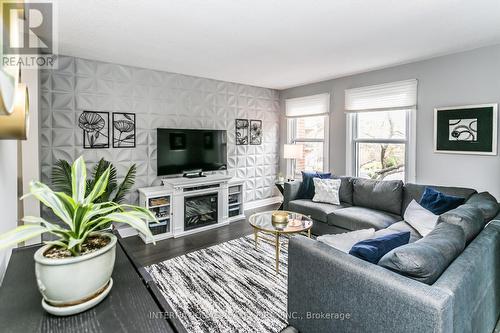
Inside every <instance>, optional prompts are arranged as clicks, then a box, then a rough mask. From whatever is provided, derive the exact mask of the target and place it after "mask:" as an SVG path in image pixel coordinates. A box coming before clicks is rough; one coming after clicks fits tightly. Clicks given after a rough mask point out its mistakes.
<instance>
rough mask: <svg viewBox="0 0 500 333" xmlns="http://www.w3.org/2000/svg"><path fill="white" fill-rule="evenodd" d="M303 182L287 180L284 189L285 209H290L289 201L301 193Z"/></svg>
mask: <svg viewBox="0 0 500 333" xmlns="http://www.w3.org/2000/svg"><path fill="white" fill-rule="evenodd" d="M301 183H302V182H301V181H300V180H294V181H288V182H285V188H284V191H283V209H284V210H288V203H289V202H290V201H292V200H295V199H296V198H297V194H298V193H299V188H300V184H301Z"/></svg>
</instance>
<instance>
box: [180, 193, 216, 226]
mask: <svg viewBox="0 0 500 333" xmlns="http://www.w3.org/2000/svg"><path fill="white" fill-rule="evenodd" d="M217 219H218V193H217V192H216V193H210V194H203V195H197V196H190V197H185V198H184V231H187V230H192V229H196V228H200V227H204V226H207V225H211V224H216V223H217V222H218V220H217Z"/></svg>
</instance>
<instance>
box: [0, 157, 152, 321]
mask: <svg viewBox="0 0 500 333" xmlns="http://www.w3.org/2000/svg"><path fill="white" fill-rule="evenodd" d="M86 173H87V171H86V166H85V162H84V160H83V158H82V157H80V158H78V159H77V160H76V161H75V162H74V163H73V165H72V167H71V189H72V195H71V196H70V195H68V194H66V193H64V192H54V191H52V190H51V189H50V188H49V187H48V186H47V185H45V184H43V183H41V182H38V181H32V182H31V183H30V193H29V194H27V195H25V196H24V197H26V196H34V197H35V198H37V199H38V200H39V201H40V202H42V203H43V204H44V205H45V206H47V207H48V208H50V209H51V210H52V211H53V212H54V214H55V215H56V216H57V217H58V218H59V219H60V220H61V224H62V225H59V224H56V223H50V222H48V221H46V220H45V219H43V218H41V217H30V216H28V217H24V218H23V219H22V220H23V221H24V222H25V223H26V224H25V225H23V226H20V227H17V228H16V229H14V230H12V231H9V232H7V233H5V234H3V235H0V248H5V247H9V246H12V245H16V244H18V243H21V242H23V241H25V240H27V239H30V238H33V237H36V236H39V235H41V234H43V233H50V234H52V235H54V236H56V237H57V239H55V240H52V241H46V242H45V244H46V245H45V246H43V247H41V248H40V249H38V250H37V251H36V253H35V255H34V259H35V271H36V279H37V284H38V288H39V290H40V293H41V294H42V296H43V302H42V305H43V307H44V308H45V309H46V310H47V311H49V312H51V313H53V314H59V315H68V314H74V313H78V312H81V311H84V310H86V309H88V308H90V307H92V306H94V305H96V304H97V303H99V302H100V301H101V300H102V299H103V298H104V297H105V296H106V295H107V293H109V290H110V289H111V286H112V283H113V282H112V279H111V273H112V271H113V266H114V261H115V249H116V237H115V236H114V235H113V234H111V233H109V232H105V231H102V230H101V229H102V227H103V226H106V225H109V224H110V223H111V222H114V223H125V224H128V225H130V226H131V227H133V228H135V229H137V230H138V231H140V232H142V233H144V234H145V235H150V236H151V232H150V230H149V228H148V222H153V221H156V218H155V216H153V214H152V213H151V212H150V211H149V210H147V209H145V208H141V207H137V206H132V205H126V204H118V203H115V202H111V201H106V202H100V201H99V202H98V201H97V199H98V198H99V197H100V196H101V195H103V194H104V193H105V191H106V187H107V184H108V180H109V176H110V168H109V167H108V168H107V169H106V170H105V171H104V172H103V173H102V175H101V176H100V177H99V178H98V179H97V180H96V181H95V184H94V186H93V188H92V189H91V191H90V193H88V194H87V195H85V193H86V192H85V191H86V186H87V175H86ZM24 197H23V198H24Z"/></svg>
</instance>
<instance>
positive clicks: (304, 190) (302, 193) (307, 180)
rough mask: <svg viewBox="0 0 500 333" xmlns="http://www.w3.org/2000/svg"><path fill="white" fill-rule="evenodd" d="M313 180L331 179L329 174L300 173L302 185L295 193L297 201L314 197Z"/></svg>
mask: <svg viewBox="0 0 500 333" xmlns="http://www.w3.org/2000/svg"><path fill="white" fill-rule="evenodd" d="M313 178H321V179H327V178H332V174H331V173H330V172H316V171H313V172H306V171H302V183H301V184H300V187H299V191H298V192H297V199H312V198H313V197H314V181H313Z"/></svg>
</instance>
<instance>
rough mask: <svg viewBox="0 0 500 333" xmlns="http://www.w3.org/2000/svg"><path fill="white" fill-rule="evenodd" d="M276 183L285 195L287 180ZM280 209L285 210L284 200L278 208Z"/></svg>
mask: <svg viewBox="0 0 500 333" xmlns="http://www.w3.org/2000/svg"><path fill="white" fill-rule="evenodd" d="M274 184H275V185H276V187H277V188H278V190H279V191H280V193H281V194H282V195H283V196H284V195H285V182H276V183H274ZM278 210H283V201H282V202H281V205H280V207H279V208H278Z"/></svg>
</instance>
